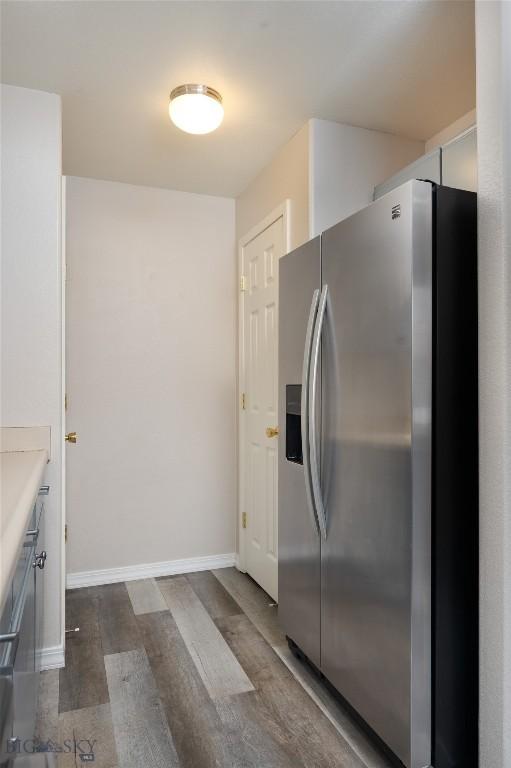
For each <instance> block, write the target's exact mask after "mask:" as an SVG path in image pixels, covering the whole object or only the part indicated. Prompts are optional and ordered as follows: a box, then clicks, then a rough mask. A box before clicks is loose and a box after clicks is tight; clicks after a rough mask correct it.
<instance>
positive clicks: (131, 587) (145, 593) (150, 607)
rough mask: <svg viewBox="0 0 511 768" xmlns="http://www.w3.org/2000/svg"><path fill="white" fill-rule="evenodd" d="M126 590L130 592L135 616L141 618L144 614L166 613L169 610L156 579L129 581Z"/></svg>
mask: <svg viewBox="0 0 511 768" xmlns="http://www.w3.org/2000/svg"><path fill="white" fill-rule="evenodd" d="M126 589H127V590H128V595H129V598H130V600H131V605H132V607H133V612H134V614H135V616H140V615H141V614H143V613H154V612H155V611H164V610H165V609H166V608H167V606H166V604H165V600H164V599H163V595H162V593H161V592H160V590H159V589H158V586H157V584H156V582H155V580H154V579H140V580H137V581H127V582H126Z"/></svg>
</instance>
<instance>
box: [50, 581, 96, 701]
mask: <svg viewBox="0 0 511 768" xmlns="http://www.w3.org/2000/svg"><path fill="white" fill-rule="evenodd" d="M68 622H69V623H68ZM66 623H67V626H68V627H75V626H79V627H80V632H77V633H76V634H73V635H71V636H70V637H68V638H67V640H66V655H65V667H63V668H62V669H61V670H60V671H59V712H68V711H69V710H72V709H81V708H82V707H94V706H98V705H99V704H105V703H108V686H107V682H106V674H105V665H104V661H103V645H102V640H101V631H100V626H99V600H98V598H97V596H96V592H95V591H91V590H88V589H84V590H79V589H77V590H71V591H69V592H67V593H66Z"/></svg>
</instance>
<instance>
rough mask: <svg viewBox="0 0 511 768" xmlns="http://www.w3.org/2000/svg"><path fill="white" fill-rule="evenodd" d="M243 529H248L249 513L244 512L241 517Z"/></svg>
mask: <svg viewBox="0 0 511 768" xmlns="http://www.w3.org/2000/svg"><path fill="white" fill-rule="evenodd" d="M241 527H242V528H246V527H247V513H246V512H243V514H242V515H241Z"/></svg>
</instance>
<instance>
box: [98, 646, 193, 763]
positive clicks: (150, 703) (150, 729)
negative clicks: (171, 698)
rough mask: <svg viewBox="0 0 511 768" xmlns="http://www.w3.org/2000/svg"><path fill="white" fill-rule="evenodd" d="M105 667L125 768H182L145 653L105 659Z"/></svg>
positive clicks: (117, 743)
mask: <svg viewBox="0 0 511 768" xmlns="http://www.w3.org/2000/svg"><path fill="white" fill-rule="evenodd" d="M105 667H106V673H107V679H108V689H109V692H110V706H111V711H112V721H113V724H114V734H115V743H116V747H117V754H118V757H119V763H120V765H121V766H122V768H140V767H141V766H144V768H179V765H180V763H179V759H178V756H177V752H176V749H175V746H174V742H173V739H172V736H171V733H170V730H169V726H168V722H167V719H166V716H165V712H164V709H163V706H162V703H161V701H160V698H159V695H158V691H157V687H156V683H155V680H154V677H153V674H152V672H151V668H150V666H149V662H148V659H147V655H146V652H145V650H143V649H138V650H134V651H127V652H125V653H115V654H112V655H109V656H105Z"/></svg>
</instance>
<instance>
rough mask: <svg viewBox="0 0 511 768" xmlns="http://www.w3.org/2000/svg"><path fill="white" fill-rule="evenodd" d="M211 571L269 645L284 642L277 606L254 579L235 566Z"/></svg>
mask: <svg viewBox="0 0 511 768" xmlns="http://www.w3.org/2000/svg"><path fill="white" fill-rule="evenodd" d="M212 573H213V575H214V576H215V578H217V579H218V581H219V582H220V583H221V584H222V585H223V587H224V588H225V589H226V590H227V592H228V593H229V594H230V595H231V597H232V598H233V599H234V600H235V601H236V602H237V603H238V605H239V606H240V607H241V608H242V609H243V612H244V613H245V614H246V615H247V616H248V618H249V619H250V621H251V622H252V624H253V625H254V626H255V627H257V629H258V630H259V632H260V633H261V634H262V636H263V637H264V639H265V640H266V641H267V642H268V643H269V644H270V645H271V646H273V645H283V644H284V643H285V642H286V637H285V634H284V632H283V631H282V629H281V627H280V625H279V621H278V612H277V606H276V605H275V603H274V601H273V600H272V599H271V597H270V596H269V595H268V594H267V593H266V592H265V591H264V590H263V589H261V587H260V586H258V585H257V584H256V583H255V581H252V579H251V578H250V577H248V576H247V575H246V574H245V573H240V571H238V569H237V568H219V569H217V570H214V571H212Z"/></svg>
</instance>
